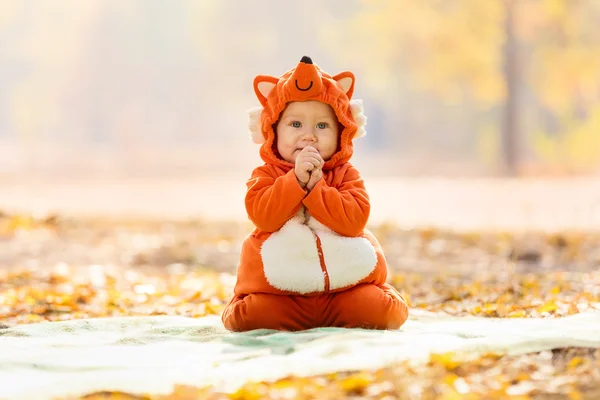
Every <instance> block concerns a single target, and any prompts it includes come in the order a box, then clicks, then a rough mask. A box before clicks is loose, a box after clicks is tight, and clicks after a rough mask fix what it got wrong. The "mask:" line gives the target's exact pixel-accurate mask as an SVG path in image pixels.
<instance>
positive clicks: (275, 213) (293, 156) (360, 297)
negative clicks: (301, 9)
mask: <svg viewBox="0 0 600 400" xmlns="http://www.w3.org/2000/svg"><path fill="white" fill-rule="evenodd" d="M254 91H255V93H256V96H257V97H258V99H259V101H260V103H261V105H262V107H260V108H259V109H256V110H253V111H252V112H251V115H250V116H251V126H250V129H251V132H252V139H253V141H254V142H255V143H257V144H261V147H260V156H261V158H262V160H263V161H264V165H262V166H260V167H258V168H256V169H255V170H254V171H253V173H252V176H251V178H250V180H249V181H248V182H247V192H246V198H245V204H246V210H247V212H248V216H249V218H250V220H251V221H252V222H253V223H254V225H255V227H256V229H255V230H254V231H253V232H252V234H251V235H250V236H248V237H247V239H246V240H245V241H244V244H243V247H242V252H241V256H240V264H239V267H238V272H237V282H236V285H235V289H234V292H235V293H234V296H233V298H232V299H231V300H230V302H229V303H228V304H227V306H226V308H225V310H224V312H223V316H222V320H223V324H224V325H225V327H226V328H227V329H229V330H232V331H248V330H253V329H263V328H264V329H277V330H287V331H296V330H303V329H310V328H315V327H345V328H366V329H398V328H399V327H400V326H402V324H404V322H405V321H406V319H407V317H408V307H407V304H406V301H405V299H404V298H403V297H402V296H401V295H400V294H399V293H398V292H397V291H396V290H395V289H394V288H393V287H391V286H390V285H388V284H387V283H386V278H387V264H386V260H385V257H384V254H383V251H382V249H381V246H380V245H379V243H378V242H377V240H376V239H375V237H374V236H373V235H372V234H371V233H370V232H369V231H368V230H366V229H365V226H366V224H367V220H368V218H369V212H370V203H369V196H368V194H367V191H366V190H365V186H364V183H363V180H362V178H361V176H360V174H359V172H358V170H357V169H356V168H355V167H354V166H352V165H351V164H350V163H349V160H350V158H351V156H352V153H353V142H352V140H353V139H355V138H358V137H361V136H363V135H365V130H364V125H365V122H366V118H365V117H364V115H363V113H362V102H361V101H360V100H351V99H352V94H353V91H354V75H353V74H352V73H351V72H348V71H346V72H341V73H339V74H337V75H334V76H331V75H329V74H327V73H325V72H324V71H322V70H321V69H320V68H319V67H318V66H317V65H315V64H313V62H312V60H311V59H310V58H309V57H306V56H305V57H303V58H302V60H301V61H300V63H299V64H298V65H297V66H296V68H294V69H292V70H290V71H288V72H286V73H285V74H283V75H282V76H281V77H279V78H276V77H272V76H267V75H259V76H257V77H256V78H255V79H254Z"/></svg>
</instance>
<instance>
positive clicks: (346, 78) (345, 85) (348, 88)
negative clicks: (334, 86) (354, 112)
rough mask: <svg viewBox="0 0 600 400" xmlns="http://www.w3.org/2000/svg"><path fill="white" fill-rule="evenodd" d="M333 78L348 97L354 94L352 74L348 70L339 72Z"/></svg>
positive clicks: (350, 97)
mask: <svg viewBox="0 0 600 400" xmlns="http://www.w3.org/2000/svg"><path fill="white" fill-rule="evenodd" d="M333 79H334V80H335V81H336V82H337V83H338V84H339V85H340V86H341V87H342V90H343V91H344V93H346V96H348V99H352V95H353V94H354V74H353V73H352V72H350V71H344V72H340V73H339V74H337V75H335V76H334V77H333Z"/></svg>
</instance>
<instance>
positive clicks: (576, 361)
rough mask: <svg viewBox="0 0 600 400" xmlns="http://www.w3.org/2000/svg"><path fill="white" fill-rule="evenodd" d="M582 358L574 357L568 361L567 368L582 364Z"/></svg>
mask: <svg viewBox="0 0 600 400" xmlns="http://www.w3.org/2000/svg"><path fill="white" fill-rule="evenodd" d="M583 362H584V360H583V358H581V357H574V358H573V359H572V360H571V361H569V366H568V368H569V369H574V368H576V367H577V366H578V365H580V364H583Z"/></svg>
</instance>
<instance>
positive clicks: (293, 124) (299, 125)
mask: <svg viewBox="0 0 600 400" xmlns="http://www.w3.org/2000/svg"><path fill="white" fill-rule="evenodd" d="M290 125H292V126H293V127H294V128H300V127H301V126H302V124H301V123H300V121H293V122H292V123H291V124H290Z"/></svg>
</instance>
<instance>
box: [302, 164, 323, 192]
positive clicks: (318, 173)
mask: <svg viewBox="0 0 600 400" xmlns="http://www.w3.org/2000/svg"><path fill="white" fill-rule="evenodd" d="M321 178H323V170H322V169H321V168H315V169H313V170H312V172H311V173H310V179H309V180H308V183H307V184H306V190H308V191H309V192H310V191H311V190H313V188H314V187H315V185H316V184H317V183H318V182H319V181H320V180H321Z"/></svg>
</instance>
